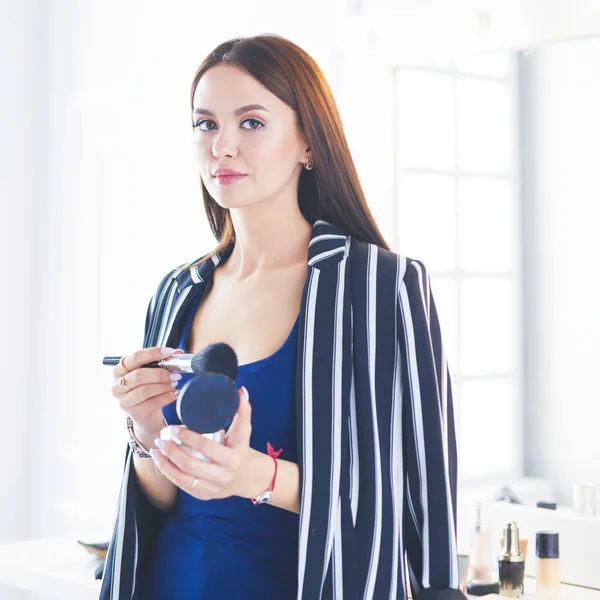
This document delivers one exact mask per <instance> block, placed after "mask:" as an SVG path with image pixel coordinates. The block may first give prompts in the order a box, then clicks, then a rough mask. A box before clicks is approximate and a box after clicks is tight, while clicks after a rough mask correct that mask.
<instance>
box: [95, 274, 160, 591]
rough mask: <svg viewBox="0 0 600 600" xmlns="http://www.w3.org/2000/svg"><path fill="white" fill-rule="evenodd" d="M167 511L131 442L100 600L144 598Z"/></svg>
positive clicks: (148, 342) (147, 342) (149, 317)
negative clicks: (151, 496) (140, 472)
mask: <svg viewBox="0 0 600 600" xmlns="http://www.w3.org/2000/svg"><path fill="white" fill-rule="evenodd" d="M168 277H169V276H168V275H167V276H166V277H165V278H164V279H163V280H162V282H161V284H160V285H159V288H158V290H157V292H156V294H155V295H154V296H153V297H152V298H151V299H150V302H149V304H148V309H147V311H146V320H145V326H144V344H143V345H144V347H145V348H146V347H149V346H152V345H153V343H152V342H153V340H152V339H151V336H150V332H151V327H152V323H153V322H154V318H155V316H156V315H155V308H156V299H157V297H158V296H159V293H160V290H161V289H162V287H163V286H164V285H165V283H166V281H167V279H168ZM166 518H167V514H166V513H164V512H162V511H161V510H159V509H158V508H156V507H155V506H154V505H153V504H151V503H150V502H149V501H148V499H147V498H146V495H145V494H144V492H143V491H142V488H141V487H140V483H139V480H138V478H137V475H136V473H135V470H134V466H133V454H132V453H131V450H130V449H129V445H127V447H126V451H125V467H124V470H123V478H122V481H121V489H120V492H119V499H118V502H117V510H116V516H115V521H114V528H113V533H112V537H111V540H110V544H109V547H108V553H107V555H106V559H105V562H104V569H103V575H102V585H101V588H100V596H99V600H136V599H138V598H140V584H141V576H142V574H143V573H144V572H145V570H146V568H147V565H148V564H149V562H150V560H151V559H152V553H153V548H154V545H155V542H156V538H157V537H158V534H159V533H160V530H161V528H162V525H163V523H164V522H165V520H166Z"/></svg>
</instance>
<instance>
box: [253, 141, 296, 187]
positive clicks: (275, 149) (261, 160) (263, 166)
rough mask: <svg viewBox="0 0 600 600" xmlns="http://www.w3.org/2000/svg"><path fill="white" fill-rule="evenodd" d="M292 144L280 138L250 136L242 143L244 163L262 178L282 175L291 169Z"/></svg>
mask: <svg viewBox="0 0 600 600" xmlns="http://www.w3.org/2000/svg"><path fill="white" fill-rule="evenodd" d="M294 152H295V151H294V146H293V144H292V143H291V142H290V141H289V140H287V139H285V138H284V137H282V136H269V137H267V136H261V135H256V136H252V139H249V140H246V141H245V143H244V152H243V154H244V157H243V160H244V162H245V163H246V164H247V165H248V166H249V167H251V168H253V170H254V169H256V173H257V174H259V175H260V176H262V177H269V178H271V177H272V176H273V175H276V176H277V175H283V174H284V173H285V172H286V171H288V170H289V169H290V168H293V162H294V159H293V156H294Z"/></svg>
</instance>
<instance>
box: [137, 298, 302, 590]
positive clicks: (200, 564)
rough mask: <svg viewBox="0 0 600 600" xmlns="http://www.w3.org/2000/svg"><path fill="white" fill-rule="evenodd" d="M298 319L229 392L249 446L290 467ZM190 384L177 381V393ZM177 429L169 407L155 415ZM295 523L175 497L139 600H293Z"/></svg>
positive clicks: (251, 509)
mask: <svg viewBox="0 0 600 600" xmlns="http://www.w3.org/2000/svg"><path fill="white" fill-rule="evenodd" d="M196 308H197V307H194V306H192V307H191V309H190V314H189V315H187V321H186V324H185V327H184V329H183V333H182V336H181V340H180V343H179V346H178V347H179V348H182V349H185V348H186V342H187V338H188V334H189V331H190V327H191V323H192V320H193V317H194V314H195V312H196V310H195V309H196ZM297 335H298V319H296V323H295V324H294V327H293V329H292V331H291V332H290V334H289V336H288V338H287V339H286V341H285V342H284V344H283V346H281V348H279V350H277V351H276V352H275V353H274V354H272V355H271V356H268V357H267V358H264V359H262V360H259V361H256V362H253V363H248V364H245V365H240V368H239V374H238V378H237V380H236V384H237V386H238V387H241V386H242V385H243V386H245V387H246V389H247V390H248V393H249V395H250V402H251V404H252V435H251V439H250V446H251V447H252V448H254V449H256V450H259V451H260V452H264V453H266V448H267V442H271V444H272V446H273V448H274V449H275V450H279V449H280V448H282V449H283V452H282V453H281V455H280V458H281V459H284V460H289V461H292V462H298V457H297V448H296V425H295V408H294V391H295V367H296V346H297ZM190 377H192V375H191V374H184V375H183V377H182V379H180V380H179V382H178V387H182V386H183V384H184V383H185V382H186V381H188V379H189V378H190ZM163 414H164V416H165V419H166V421H167V423H169V424H180V420H179V418H178V416H177V413H176V411H175V403H173V404H170V405H168V406H166V407H164V409H163ZM297 569H298V515H296V514H294V513H292V512H289V511H286V510H283V509H280V508H276V507H275V506H271V505H269V504H262V505H259V506H254V505H253V504H252V502H251V501H250V500H248V499H246V498H240V497H237V496H233V497H230V498H224V499H221V500H209V501H202V500H198V499H196V498H194V497H193V496H190V495H189V494H187V493H186V492H184V491H182V490H178V498H177V504H176V506H175V508H174V509H173V512H172V513H171V514H170V515H169V517H168V519H167V521H166V523H165V524H164V526H163V528H162V530H161V532H160V534H159V537H158V540H157V543H156V548H155V551H154V557H153V563H152V564H151V566H150V568H149V569H148V571H147V573H145V577H144V580H143V583H142V598H143V600H170V599H175V598H177V600H204V599H206V600H208V599H210V600H212V599H213V598H216V597H220V598H225V599H227V600H229V599H231V600H233V599H236V600H237V599H239V600H242V599H247V600H255V599H256V600H258V599H260V600H264V599H265V598H273V599H277V600H287V599H288V598H289V599H290V600H291V599H295V598H296V595H297V589H298V580H297Z"/></svg>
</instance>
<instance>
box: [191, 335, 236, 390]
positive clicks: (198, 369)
mask: <svg viewBox="0 0 600 600" xmlns="http://www.w3.org/2000/svg"><path fill="white" fill-rule="evenodd" d="M192 371H193V372H194V373H195V374H196V375H202V374H203V373H220V374H221V375H226V376H227V377H229V379H231V380H232V381H235V380H236V378H237V375H238V359H237V354H236V353H235V350H234V349H233V348H232V347H231V346H229V345H228V344H224V343H222V342H218V343H217V344H211V345H210V346H207V347H206V348H204V350H201V351H200V352H198V353H197V354H194V356H193V357H192Z"/></svg>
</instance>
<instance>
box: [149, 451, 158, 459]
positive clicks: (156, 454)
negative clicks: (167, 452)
mask: <svg viewBox="0 0 600 600" xmlns="http://www.w3.org/2000/svg"><path fill="white" fill-rule="evenodd" d="M149 452H150V456H151V457H152V460H153V461H154V462H157V461H158V452H157V451H156V450H155V449H154V448H150V450H149Z"/></svg>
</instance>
